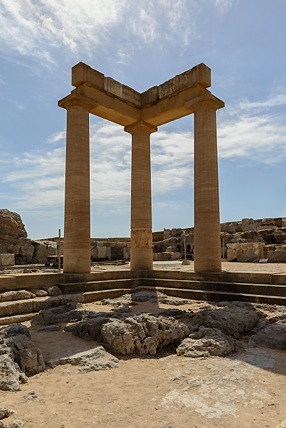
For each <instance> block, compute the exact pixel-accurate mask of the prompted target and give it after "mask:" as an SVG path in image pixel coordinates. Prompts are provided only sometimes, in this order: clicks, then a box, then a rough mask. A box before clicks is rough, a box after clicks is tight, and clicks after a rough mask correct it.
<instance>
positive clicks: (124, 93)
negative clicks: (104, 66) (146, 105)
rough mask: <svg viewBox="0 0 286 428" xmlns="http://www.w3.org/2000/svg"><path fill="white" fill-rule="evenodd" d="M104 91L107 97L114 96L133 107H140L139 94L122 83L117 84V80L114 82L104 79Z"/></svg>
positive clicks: (110, 79)
mask: <svg viewBox="0 0 286 428" xmlns="http://www.w3.org/2000/svg"><path fill="white" fill-rule="evenodd" d="M104 90H105V92H106V93H107V94H108V95H109V94H112V95H115V96H116V97H118V98H121V99H122V100H124V101H125V102H127V103H130V104H131V105H134V106H135V107H138V108H140V107H141V95H140V93H139V92H137V91H135V90H134V89H132V88H130V87H129V86H126V85H122V83H120V82H117V80H114V79H112V78H111V77H105V78H104Z"/></svg>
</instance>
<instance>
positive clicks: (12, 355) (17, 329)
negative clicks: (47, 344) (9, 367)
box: [1, 324, 45, 376]
mask: <svg viewBox="0 0 286 428" xmlns="http://www.w3.org/2000/svg"><path fill="white" fill-rule="evenodd" d="M1 339H2V341H3V343H4V344H5V347H6V349H7V348H8V352H6V353H5V355H6V357H7V358H9V359H10V360H12V361H13V363H16V364H17V366H18V371H20V372H23V373H25V375H27V376H33V375H34V374H37V373H40V372H42V371H43V370H45V363H44V358H43V355H42V353H41V351H40V349H39V348H37V347H36V346H35V345H34V344H33V342H32V341H31V336H30V332H29V330H28V328H27V327H26V326H24V325H22V324H12V325H10V326H9V327H6V328H4V329H2V330H1Z"/></svg>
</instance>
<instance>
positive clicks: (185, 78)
mask: <svg viewBox="0 0 286 428" xmlns="http://www.w3.org/2000/svg"><path fill="white" fill-rule="evenodd" d="M72 85H73V86H74V87H75V89H74V90H73V91H71V93H70V94H69V95H68V96H67V97H65V98H63V99H62V100H60V101H59V106H60V107H63V108H65V109H66V110H67V133H66V135H67V137H66V176H65V223H64V267H63V268H64V273H89V272H90V155H89V114H94V115H96V116H99V117H102V118H104V119H107V120H109V121H111V122H114V123H117V124H119V125H121V126H123V127H124V130H125V131H126V132H128V133H130V134H131V136H132V160H131V264H130V269H131V270H152V269H153V251H152V206H151V156H150V136H151V134H152V133H153V132H156V131H157V128H158V126H160V125H163V124H165V123H168V122H171V121H173V120H176V119H179V118H181V117H184V116H187V115H190V114H192V113H194V233H195V236H194V248H195V250H194V251H195V260H194V269H195V272H202V273H203V272H219V271H221V250H220V216H219V187H218V160H217V130H216V110H218V109H220V108H222V107H224V103H223V101H221V100H220V99H218V98H217V97H215V96H214V95H213V94H212V93H211V92H210V91H209V90H208V89H207V88H208V87H210V85H211V70H210V68H209V67H207V66H206V65H205V64H199V65H197V66H195V67H193V68H192V69H190V70H188V71H186V72H184V73H182V74H180V75H177V76H175V77H174V78H172V79H170V80H168V81H167V82H165V83H163V84H161V85H159V86H154V87H153V88H150V89H148V90H147V91H145V92H143V93H139V92H136V91H135V90H134V89H132V88H130V87H128V86H125V85H122V84H121V83H119V82H117V81H115V80H114V79H112V78H110V77H106V76H104V74H102V73H100V72H98V71H97V70H94V69H93V68H91V67H90V66H88V65H86V64H84V63H82V62H80V63H79V64H77V65H75V66H74V67H73V68H72Z"/></svg>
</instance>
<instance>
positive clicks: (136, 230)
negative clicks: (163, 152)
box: [125, 122, 157, 270]
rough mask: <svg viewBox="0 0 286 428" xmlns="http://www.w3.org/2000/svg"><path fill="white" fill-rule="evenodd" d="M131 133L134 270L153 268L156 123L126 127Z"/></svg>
mask: <svg viewBox="0 0 286 428" xmlns="http://www.w3.org/2000/svg"><path fill="white" fill-rule="evenodd" d="M125 131H126V132H129V133H130V134H131V135H132V158H131V252H130V269H131V270H152V269H153V249H152V194H151V156H150V135H151V133H152V132H155V131H157V128H156V127H155V126H153V125H149V124H148V123H145V122H137V123H135V124H133V125H129V126H127V127H125Z"/></svg>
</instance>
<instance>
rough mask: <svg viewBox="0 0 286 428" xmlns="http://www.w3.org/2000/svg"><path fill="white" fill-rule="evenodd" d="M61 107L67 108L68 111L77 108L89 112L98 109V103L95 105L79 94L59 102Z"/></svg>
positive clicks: (72, 94)
mask: <svg viewBox="0 0 286 428" xmlns="http://www.w3.org/2000/svg"><path fill="white" fill-rule="evenodd" d="M58 105H59V107H62V108H65V109H66V110H69V109H71V108H75V107H82V108H84V109H85V110H87V111H89V112H90V111H91V110H92V109H93V108H94V107H96V103H94V102H93V101H92V100H89V99H88V98H86V97H83V96H82V95H79V94H74V93H71V94H70V95H68V96H67V97H65V98H63V99H62V100H60V101H59V102H58Z"/></svg>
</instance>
